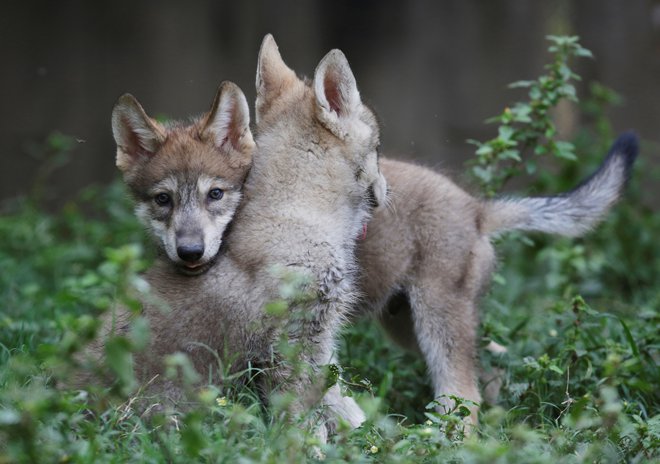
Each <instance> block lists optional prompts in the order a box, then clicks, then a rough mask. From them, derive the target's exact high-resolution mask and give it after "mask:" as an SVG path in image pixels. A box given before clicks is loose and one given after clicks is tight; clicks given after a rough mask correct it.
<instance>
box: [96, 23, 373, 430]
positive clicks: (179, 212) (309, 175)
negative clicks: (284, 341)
mask: <svg viewBox="0 0 660 464" xmlns="http://www.w3.org/2000/svg"><path fill="white" fill-rule="evenodd" d="M256 114H257V120H258V135H257V137H256V146H257V149H256V152H255V154H254V160H253V165H252V168H251V170H250V171H249V174H248V176H247V179H246V181H245V183H244V185H243V195H244V200H243V202H242V203H241V205H240V207H239V209H238V211H237V212H236V216H235V218H234V220H233V222H232V225H231V233H230V234H227V235H226V236H225V234H224V232H225V229H226V219H227V218H230V216H231V214H230V213H231V211H232V210H233V209H235V208H236V202H237V201H238V200H239V194H238V185H237V183H238V182H239V181H240V179H241V176H242V175H244V173H245V170H244V168H245V166H246V164H247V163H248V161H249V159H250V153H251V151H252V149H253V143H252V138H251V135H250V132H249V128H248V109H247V105H246V103H245V99H244V97H243V95H242V93H241V92H240V90H239V89H238V88H237V87H236V86H234V85H232V84H225V85H224V86H223V87H222V88H221V90H220V92H219V94H218V97H216V101H215V103H214V106H213V107H212V109H211V111H210V113H209V114H208V115H207V116H204V117H202V118H200V119H199V120H197V121H194V122H193V124H192V125H189V126H182V125H178V124H175V125H172V126H163V125H160V124H158V123H157V122H156V121H154V120H152V119H151V118H149V117H148V116H147V115H146V114H145V113H144V111H143V110H142V109H141V107H140V106H139V105H138V104H137V102H135V100H134V99H132V98H131V97H123V98H121V99H120V100H119V102H118V104H117V106H116V107H115V109H114V111H113V132H114V134H115V139H116V142H117V165H118V166H119V168H120V169H121V170H122V172H123V173H124V178H125V180H126V182H127V184H128V185H129V187H130V189H131V191H132V192H133V196H134V197H135V199H136V201H137V207H136V210H137V213H138V216H139V217H140V218H142V220H143V221H144V222H145V223H147V224H149V225H150V226H151V228H152V230H153V231H154V232H155V235H156V236H157V237H158V238H159V240H160V242H161V244H162V248H163V249H164V251H165V253H166V255H167V259H165V258H162V259H158V260H157V261H156V263H155V265H154V266H153V268H152V269H150V270H149V271H148V273H147V275H146V280H147V281H148V282H149V284H150V286H151V292H152V294H153V295H154V296H155V297H157V298H158V299H160V300H162V301H163V302H165V303H166V304H167V306H168V307H169V310H168V311H162V310H161V309H160V308H159V307H158V305H154V304H152V303H150V302H144V305H143V309H142V313H141V314H142V316H144V317H145V318H147V320H148V321H149V323H150V328H151V333H152V336H151V340H150V343H149V346H148V348H147V349H146V350H145V351H144V352H141V353H138V354H136V356H135V363H136V371H137V373H138V376H139V378H140V379H141V380H142V381H147V380H149V379H151V378H152V377H154V376H158V375H162V373H163V356H164V355H167V354H169V353H174V352H177V351H178V352H184V353H187V354H188V356H189V357H190V359H191V361H192V363H193V365H194V367H195V368H196V370H197V371H198V372H199V373H200V374H202V378H204V379H211V381H212V382H222V374H223V372H222V370H221V369H219V368H218V363H217V358H216V353H217V355H219V356H220V359H221V360H222V361H223V362H224V363H225V366H227V365H229V364H230V365H231V369H232V370H233V371H240V370H242V369H244V368H245V367H246V366H247V365H248V364H251V365H253V366H256V367H259V368H263V369H264V371H265V372H266V375H264V376H262V386H263V388H264V389H265V390H266V391H267V392H268V391H269V390H270V389H272V388H278V389H280V390H282V391H287V392H291V393H293V399H294V401H293V404H292V406H291V410H292V412H294V413H299V412H302V411H303V410H305V409H306V408H308V407H309V406H310V405H312V404H314V403H317V402H318V401H319V400H321V402H322V404H323V405H325V406H327V409H329V413H330V415H328V414H324V419H326V418H329V417H330V416H332V415H339V416H341V417H343V418H344V419H345V420H347V421H348V422H349V423H350V424H351V425H353V426H357V425H359V424H360V423H361V422H362V421H363V420H364V415H363V413H362V411H361V410H360V409H359V407H358V406H357V405H356V404H355V402H354V401H353V400H352V399H351V398H346V397H343V396H342V395H341V394H340V392H339V388H338V387H337V386H334V387H332V388H330V390H329V391H327V392H325V393H323V389H322V388H317V387H319V386H318V382H319V381H320V382H321V383H322V380H320V379H321V378H322V376H321V375H319V374H320V370H319V369H320V368H321V367H322V366H323V365H325V364H328V363H330V362H332V360H333V355H334V349H335V348H334V344H335V337H336V336H337V333H338V331H339V328H340V326H341V325H342V323H343V322H344V321H345V320H346V319H347V316H348V312H349V311H350V309H351V307H352V306H353V305H354V303H355V301H356V298H357V296H356V292H355V284H354V281H355V268H356V264H355V256H354V249H355V242H356V239H357V237H358V235H359V232H360V231H361V230H362V229H363V227H364V224H365V223H366V221H367V220H368V219H369V216H370V212H371V209H372V207H373V203H374V201H375V200H377V199H378V198H379V197H380V198H382V197H384V195H385V191H386V187H385V181H384V178H383V177H382V175H381V174H380V172H379V169H378V162H377V152H376V147H377V146H378V137H379V133H378V127H377V124H376V121H375V118H374V115H373V114H372V113H371V111H370V110H369V109H368V108H367V107H365V106H364V105H363V104H362V102H361V99H360V96H359V92H358V90H357V86H356V83H355V78H354V77H353V74H352V72H351V70H350V67H349V65H348V62H347V61H346V58H345V57H344V55H343V54H342V53H341V52H340V51H338V50H333V51H331V52H330V53H328V54H327V55H326V56H325V58H323V59H322V60H321V62H320V63H319V65H318V67H317V68H316V71H315V74H314V78H313V79H312V81H311V82H309V83H307V82H303V81H302V80H300V79H298V78H297V77H296V75H295V73H294V72H293V71H291V70H290V69H289V68H288V67H287V66H286V65H285V64H284V62H283V61H282V59H281V57H280V55H279V52H278V50H277V46H276V44H275V42H274V40H273V38H272V37H271V36H266V37H265V39H264V41H263V44H262V47H261V50H260V53H259V60H258V71H257V112H256ZM224 200H226V201H224ZM221 244H223V245H222V246H221ZM224 244H226V246H225V245H224ZM172 263H173V264H174V265H172ZM277 269H279V270H282V269H284V270H287V271H288V272H296V273H299V274H302V275H304V276H305V277H306V278H307V279H308V282H309V283H308V284H307V290H308V291H309V292H311V293H312V295H313V298H312V299H311V300H310V301H303V302H300V304H296V305H295V306H294V307H293V308H292V309H291V311H292V313H291V314H294V311H303V312H304V317H303V318H294V317H286V318H284V320H282V319H281V318H280V317H277V316H272V315H268V314H266V313H265V312H264V306H265V305H266V303H268V302H270V301H272V300H274V299H277V298H279V297H280V293H279V288H280V283H281V279H280V278H279V277H278V276H277V275H276V273H274V272H273V271H274V270H277ZM187 274H198V275H196V276H195V277H191V276H190V275H187ZM118 311H119V312H118V313H117V314H115V315H114V316H113V317H112V318H109V319H108V322H107V325H106V331H107V332H112V333H124V332H126V330H128V320H129V319H130V315H129V314H128V312H126V311H122V310H121V309H120V310H118ZM281 334H285V335H287V336H288V339H289V341H290V342H291V343H301V344H303V345H304V347H305V349H304V350H303V351H302V352H301V355H300V356H301V361H302V362H303V363H304V364H306V365H309V366H311V367H312V370H311V371H310V370H304V369H303V370H302V372H295V373H294V372H292V371H291V370H290V369H289V368H288V366H287V365H286V364H285V363H281V362H280V359H279V356H278V353H277V351H276V350H275V345H276V343H277V342H278V340H279V339H280V335H281ZM209 348H210V349H209ZM101 349H102V347H101V346H97V347H96V350H97V351H98V350H101ZM313 387H314V388H313ZM159 388H161V389H163V393H165V394H166V395H169V396H170V397H172V398H173V399H175V400H176V399H178V397H179V395H180V392H179V389H178V386H177V385H175V384H171V383H168V382H162V383H161V384H160V386H159ZM321 396H323V398H322V399H321V398H320V397H321ZM326 432H327V430H326V427H325V424H323V423H321V425H320V428H319V433H320V435H321V436H325V435H326Z"/></svg>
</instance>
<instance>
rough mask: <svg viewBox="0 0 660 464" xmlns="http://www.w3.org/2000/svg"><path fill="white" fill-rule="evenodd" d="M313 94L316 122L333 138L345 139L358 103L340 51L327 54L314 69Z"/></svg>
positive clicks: (347, 68)
mask: <svg viewBox="0 0 660 464" xmlns="http://www.w3.org/2000/svg"><path fill="white" fill-rule="evenodd" d="M314 94H315V96H316V106H317V117H318V118H319V120H320V121H321V122H322V123H323V125H325V126H326V127H327V128H328V129H329V130H330V131H331V132H332V133H334V134H335V135H336V136H337V137H339V138H340V139H343V138H345V135H346V134H347V133H348V129H349V128H350V127H351V125H352V120H353V118H354V117H355V116H356V115H357V114H358V109H359V107H360V105H361V104H362V100H361V99H360V92H358V88H357V84H356V82H355V77H354V76H353V71H351V67H350V66H349V64H348V60H347V59H346V56H344V53H342V51H341V50H337V49H335V50H332V51H330V52H329V53H328V54H327V55H325V57H323V59H322V60H321V62H320V63H319V65H318V66H317V67H316V71H315V72H314Z"/></svg>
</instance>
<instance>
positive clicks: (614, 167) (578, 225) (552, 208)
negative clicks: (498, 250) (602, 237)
mask: <svg viewBox="0 0 660 464" xmlns="http://www.w3.org/2000/svg"><path fill="white" fill-rule="evenodd" d="M638 151H639V142H638V140H637V136H636V135H635V134H634V133H632V132H625V133H623V134H621V135H620V136H619V137H618V138H617V139H616V141H615V142H614V144H613V145H612V147H611V148H610V151H609V154H608V155H607V157H606V158H605V160H604V161H603V163H602V164H601V165H600V167H599V168H598V170H597V171H596V172H594V173H593V174H592V175H591V176H589V177H588V178H587V179H585V180H584V181H582V183H580V185H578V186H577V187H576V188H574V189H573V190H571V191H569V192H566V193H563V194H559V195H556V196H551V197H529V198H502V199H496V200H493V201H489V202H488V203H486V205H485V218H484V219H485V220H484V221H483V229H482V231H483V232H484V233H486V234H492V233H496V232H501V231H505V230H528V231H538V232H545V233H549V234H558V235H565V236H569V237H575V236H579V235H582V234H584V233H586V232H587V231H589V230H590V229H591V228H592V227H594V226H595V225H596V224H598V222H600V220H601V219H602V218H603V217H604V216H605V214H606V213H607V211H608V210H609V208H610V207H611V206H612V205H613V204H614V203H616V201H617V200H618V199H619V197H620V196H621V192H622V191H623V189H624V187H625V185H626V181H627V180H628V178H629V176H630V171H631V169H632V165H633V163H634V161H635V158H636V157H637V153H638Z"/></svg>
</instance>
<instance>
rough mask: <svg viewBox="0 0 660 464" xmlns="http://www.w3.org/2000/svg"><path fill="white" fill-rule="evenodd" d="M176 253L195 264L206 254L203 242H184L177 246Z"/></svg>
mask: <svg viewBox="0 0 660 464" xmlns="http://www.w3.org/2000/svg"><path fill="white" fill-rule="evenodd" d="M176 254H177V255H178V256H179V258H181V260H183V261H185V262H186V263H188V264H194V263H196V262H197V261H199V260H200V259H201V258H202V256H204V244H203V243H184V244H179V245H178V246H177V247H176Z"/></svg>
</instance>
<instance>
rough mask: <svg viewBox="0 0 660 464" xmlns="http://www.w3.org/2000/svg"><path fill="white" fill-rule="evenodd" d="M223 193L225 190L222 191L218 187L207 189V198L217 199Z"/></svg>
mask: <svg viewBox="0 0 660 464" xmlns="http://www.w3.org/2000/svg"><path fill="white" fill-rule="evenodd" d="M224 194H225V192H223V191H222V189H219V188H215V189H211V190H209V198H210V199H211V200H219V199H220V198H222V197H223V196H224Z"/></svg>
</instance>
